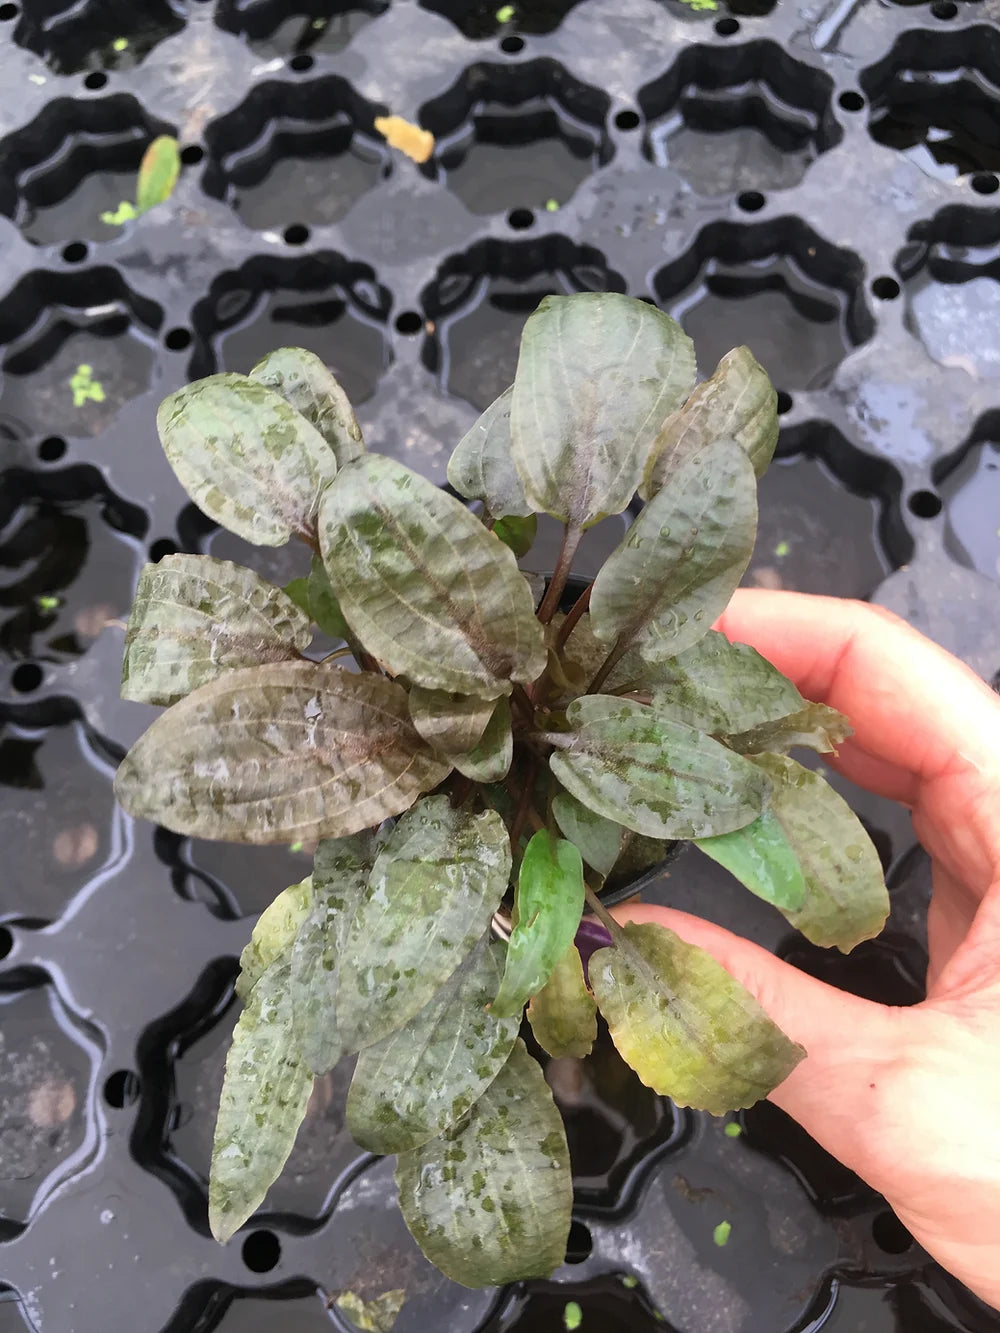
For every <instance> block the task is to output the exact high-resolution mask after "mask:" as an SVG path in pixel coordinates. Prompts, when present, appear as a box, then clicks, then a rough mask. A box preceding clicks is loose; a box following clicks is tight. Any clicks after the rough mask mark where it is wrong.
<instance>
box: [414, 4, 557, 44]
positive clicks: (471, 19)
mask: <svg viewBox="0 0 1000 1333" xmlns="http://www.w3.org/2000/svg"><path fill="white" fill-rule="evenodd" d="M419 3H420V6H421V8H422V9H429V10H431V11H432V12H433V13H435V14H440V15H441V16H442V17H443V18H446V19H449V20H450V21H451V22H452V23H454V25H455V27H456V28H458V29H459V31H460V32H461V33H462V36H463V37H468V38H470V39H471V40H472V41H479V40H480V39H481V38H483V37H499V36H501V35H503V34H504V33H506V34H508V35H513V34H516V33H525V34H534V35H540V34H544V33H549V32H554V31H555V30H556V28H558V27H559V24H560V23H562V21H563V19H564V18H565V17H566V15H567V14H568V13H569V11H570V10H571V9H573V8H574V7H575V6H576V5H578V4H580V3H581V0H521V3H520V4H513V5H498V4H496V3H495V0H419ZM511 39H512V40H514V41H516V40H518V39H517V37H516V36H512V38H511ZM513 49H514V50H515V51H516V50H520V47H515V48H513Z"/></svg>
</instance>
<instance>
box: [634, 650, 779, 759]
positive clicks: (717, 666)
mask: <svg viewBox="0 0 1000 1333" xmlns="http://www.w3.org/2000/svg"><path fill="white" fill-rule="evenodd" d="M650 674H655V685H654V687H653V707H654V708H656V709H658V710H659V711H660V712H662V713H666V714H667V715H668V716H669V717H674V718H676V719H677V721H678V722H686V723H687V725H688V726H689V727H697V728H698V729H699V730H700V731H709V732H713V733H714V734H716V735H729V734H731V733H733V732H741V731H748V730H749V729H750V728H751V727H756V726H759V725H760V724H761V723H762V722H772V721H774V720H775V719H776V718H781V717H784V716H785V715H786V714H788V713H794V712H795V711H796V710H797V709H799V708H801V707H802V706H803V703H804V700H803V698H802V695H801V694H799V692H798V690H797V689H796V688H795V686H794V685H793V684H792V682H791V681H790V680H789V679H788V678H787V676H783V675H782V674H781V672H780V671H779V670H778V669H777V667H773V666H772V665H771V663H770V662H769V661H768V660H767V658H766V657H761V655H760V653H758V652H757V651H756V649H754V648H751V647H750V645H749V644H746V643H730V642H729V640H728V639H727V638H726V636H725V635H724V634H720V633H719V632H718V631H717V630H709V631H708V633H707V634H706V635H705V636H704V638H702V639H699V640H698V642H697V643H695V644H692V646H691V647H690V648H687V649H685V651H684V652H683V653H680V654H679V655H678V656H677V657H670V658H667V660H666V661H664V662H657V664H656V668H655V673H654V672H651V673H650Z"/></svg>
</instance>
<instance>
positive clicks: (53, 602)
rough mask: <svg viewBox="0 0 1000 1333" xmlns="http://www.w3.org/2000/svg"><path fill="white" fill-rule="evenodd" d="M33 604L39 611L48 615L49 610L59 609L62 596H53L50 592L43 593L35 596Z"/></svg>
mask: <svg viewBox="0 0 1000 1333" xmlns="http://www.w3.org/2000/svg"><path fill="white" fill-rule="evenodd" d="M35 605H36V606H37V607H38V609H39V611H42V612H44V613H45V614H46V615H49V614H50V613H51V612H53V611H58V610H59V608H60V607H61V606H62V598H61V597H53V596H52V595H51V594H47V593H45V594H42V595H41V596H39V597H36V598H35Z"/></svg>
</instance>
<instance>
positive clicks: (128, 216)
mask: <svg viewBox="0 0 1000 1333" xmlns="http://www.w3.org/2000/svg"><path fill="white" fill-rule="evenodd" d="M138 216H139V214H138V213H137V212H136V211H135V204H130V203H129V201H128V200H127V199H123V200H122V201H121V203H120V204H119V205H118V207H117V208H116V209H114V210H111V209H109V210H107V211H106V212H104V213H102V214H101V221H102V222H106V223H107V225H108V226H109V227H120V226H121V225H122V223H123V222H131V221H132V220H133V219H134V218H137V217H138Z"/></svg>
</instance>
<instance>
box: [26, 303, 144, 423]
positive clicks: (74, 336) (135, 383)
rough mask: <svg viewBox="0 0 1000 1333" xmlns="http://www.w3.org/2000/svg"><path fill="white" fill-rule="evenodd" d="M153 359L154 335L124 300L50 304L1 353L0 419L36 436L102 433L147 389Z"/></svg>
mask: <svg viewBox="0 0 1000 1333" xmlns="http://www.w3.org/2000/svg"><path fill="white" fill-rule="evenodd" d="M156 357H157V346H156V341H155V339H154V338H153V336H152V334H151V332H150V331H149V330H148V329H147V328H145V327H143V326H142V325H141V324H139V323H137V322H136V320H135V318H134V317H133V316H132V314H131V313H130V312H129V311H128V310H127V308H126V307H125V304H124V303H123V302H122V301H120V300H115V299H109V300H107V301H105V302H102V303H101V304H100V305H90V306H87V307H84V308H82V309H81V308H78V307H75V306H68V305H63V304H53V305H51V306H49V307H48V308H47V309H46V310H45V311H44V312H43V313H42V315H41V317H40V318H39V319H38V320H36V321H35V322H34V323H33V324H32V325H31V327H30V328H29V329H28V330H27V331H26V332H25V333H24V335H23V336H22V337H21V338H20V339H19V340H18V341H17V342H15V343H10V344H8V345H7V347H6V348H5V349H4V354H3V362H2V366H0V370H2V375H3V379H2V388H0V419H2V418H4V417H7V418H15V419H16V420H18V421H22V422H30V423H31V425H32V428H33V430H34V431H35V432H36V433H37V434H40V435H70V436H81V435H83V436H87V435H89V436H93V435H99V434H100V433H101V432H102V431H104V430H106V429H107V428H108V426H109V425H110V424H111V422H112V421H113V420H114V418H115V417H116V416H117V414H118V410H119V408H121V407H122V406H123V405H124V404H125V403H127V402H129V401H130V400H131V399H133V398H138V397H139V396H140V395H141V394H144V393H145V392H146V391H147V390H148V389H149V387H150V385H151V384H152V381H153V368H154V365H155V362H156Z"/></svg>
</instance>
